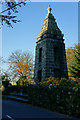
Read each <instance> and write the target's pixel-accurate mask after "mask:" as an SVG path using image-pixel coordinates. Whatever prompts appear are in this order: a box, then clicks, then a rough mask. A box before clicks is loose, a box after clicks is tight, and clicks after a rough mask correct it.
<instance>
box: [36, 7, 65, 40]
mask: <svg viewBox="0 0 80 120" xmlns="http://www.w3.org/2000/svg"><path fill="white" fill-rule="evenodd" d="M47 10H48V14H47V16H46V17H45V19H44V23H43V26H42V29H41V31H40V33H39V34H38V36H37V39H38V38H40V37H41V36H43V35H44V34H52V35H57V36H61V37H63V34H62V32H61V30H60V29H59V28H58V26H57V23H56V22H55V18H54V16H53V15H52V13H51V8H50V5H49V7H48V8H47Z"/></svg>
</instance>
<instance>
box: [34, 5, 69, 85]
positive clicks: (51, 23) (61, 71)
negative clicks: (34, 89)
mask: <svg viewBox="0 0 80 120" xmlns="http://www.w3.org/2000/svg"><path fill="white" fill-rule="evenodd" d="M47 10H48V14H47V16H46V17H45V19H44V23H43V25H42V29H41V31H40V33H39V34H38V36H37V41H36V50H35V51H36V52H35V68H34V79H35V81H36V83H38V82H40V81H43V80H44V79H45V78H47V77H50V76H54V77H58V78H68V71H67V62H66V53H65V43H64V38H63V37H64V35H63V34H62V31H61V30H60V29H59V28H58V26H57V23H56V21H55V18H54V16H53V15H52V13H51V10H52V9H51V7H50V5H49V7H48V8H47Z"/></svg>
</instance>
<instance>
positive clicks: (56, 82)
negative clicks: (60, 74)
mask: <svg viewBox="0 0 80 120" xmlns="http://www.w3.org/2000/svg"><path fill="white" fill-rule="evenodd" d="M50 84H52V85H53V86H67V87H75V86H79V84H80V80H79V79H77V80H76V81H73V80H72V79H66V78H61V79H58V78H54V77H52V76H51V77H49V78H46V79H45V80H44V81H42V82H40V83H39V85H45V86H49V85H50Z"/></svg>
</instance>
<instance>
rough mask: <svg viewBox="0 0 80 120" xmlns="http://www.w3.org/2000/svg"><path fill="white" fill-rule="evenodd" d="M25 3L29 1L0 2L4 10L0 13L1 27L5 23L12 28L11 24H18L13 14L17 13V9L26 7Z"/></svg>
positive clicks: (6, 0)
mask: <svg viewBox="0 0 80 120" xmlns="http://www.w3.org/2000/svg"><path fill="white" fill-rule="evenodd" d="M9 1H10V2H9ZM26 1H30V0H3V2H0V4H2V5H3V6H5V8H4V10H2V11H1V12H0V21H1V25H3V24H4V23H5V24H7V25H8V26H9V27H12V23H17V22H20V20H17V18H16V17H17V16H16V15H15V14H16V13H18V7H21V6H22V5H26Z"/></svg>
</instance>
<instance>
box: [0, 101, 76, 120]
mask: <svg viewBox="0 0 80 120" xmlns="http://www.w3.org/2000/svg"><path fill="white" fill-rule="evenodd" d="M2 117H3V118H4V120H5V118H9V120H15V119H16V118H19V119H18V120H20V119H21V120H24V118H25V119H27V118H38V119H39V118H53V119H54V120H56V119H57V118H58V119H60V118H61V119H64V120H66V118H68V117H67V116H65V115H62V114H58V113H55V112H51V111H48V110H45V109H42V108H38V107H34V106H32V105H29V104H26V103H20V102H16V101H12V100H2ZM53 119H52V120H53ZM45 120H46V119H45ZM69 120H73V119H72V118H71V119H69ZM74 120H76V119H74Z"/></svg>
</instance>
